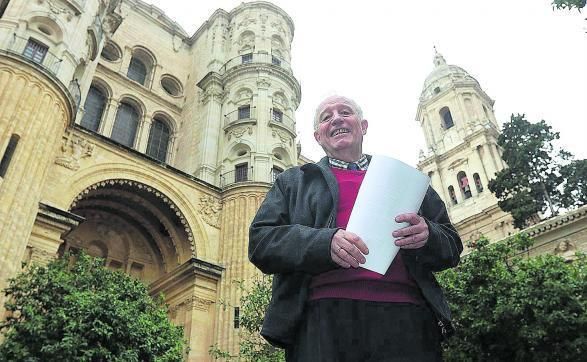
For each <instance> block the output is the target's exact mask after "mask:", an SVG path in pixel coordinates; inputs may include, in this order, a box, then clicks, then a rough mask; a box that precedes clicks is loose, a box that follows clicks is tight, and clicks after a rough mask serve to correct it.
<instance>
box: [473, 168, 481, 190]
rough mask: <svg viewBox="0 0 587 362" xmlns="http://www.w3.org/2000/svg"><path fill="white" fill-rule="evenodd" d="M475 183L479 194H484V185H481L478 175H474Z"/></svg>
mask: <svg viewBox="0 0 587 362" xmlns="http://www.w3.org/2000/svg"><path fill="white" fill-rule="evenodd" d="M473 181H475V188H477V193H481V192H483V185H482V184H481V178H480V177H479V174H478V173H474V174H473Z"/></svg>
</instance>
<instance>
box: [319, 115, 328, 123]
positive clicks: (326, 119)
mask: <svg viewBox="0 0 587 362" xmlns="http://www.w3.org/2000/svg"><path fill="white" fill-rule="evenodd" d="M329 119H330V116H324V117H322V119H321V120H320V122H326V121H328V120H329Z"/></svg>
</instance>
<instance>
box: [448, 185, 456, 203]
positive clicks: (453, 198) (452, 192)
mask: <svg viewBox="0 0 587 362" xmlns="http://www.w3.org/2000/svg"><path fill="white" fill-rule="evenodd" d="M448 195H449V197H450V201H451V202H452V204H453V205H456V204H458V202H457V195H456V194H455V188H454V187H452V186H449V187H448Z"/></svg>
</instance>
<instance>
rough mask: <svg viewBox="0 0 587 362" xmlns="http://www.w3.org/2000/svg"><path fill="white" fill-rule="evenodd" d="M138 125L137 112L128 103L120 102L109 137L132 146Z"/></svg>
mask: <svg viewBox="0 0 587 362" xmlns="http://www.w3.org/2000/svg"><path fill="white" fill-rule="evenodd" d="M138 125H139V113H138V112H137V110H136V109H135V108H134V107H133V106H131V105H130V104H128V103H120V106H119V107H118V112H116V120H115V121H114V127H113V128H112V136H111V138H112V139H113V140H114V141H116V142H119V143H121V144H123V145H125V146H127V147H132V146H133V144H134V142H135V137H136V134H137V127H138Z"/></svg>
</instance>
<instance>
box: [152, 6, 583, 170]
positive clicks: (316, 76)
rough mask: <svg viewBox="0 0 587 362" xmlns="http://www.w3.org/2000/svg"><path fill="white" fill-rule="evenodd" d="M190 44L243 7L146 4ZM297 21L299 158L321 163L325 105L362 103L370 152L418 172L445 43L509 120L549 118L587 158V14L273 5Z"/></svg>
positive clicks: (540, 9) (449, 56)
mask: <svg viewBox="0 0 587 362" xmlns="http://www.w3.org/2000/svg"><path fill="white" fill-rule="evenodd" d="M147 2H148V3H152V4H154V5H156V6H157V7H159V8H160V9H162V10H163V11H165V13H166V14H167V15H168V16H169V17H171V18H172V19H173V20H175V21H176V22H178V23H179V24H180V25H181V26H182V27H183V28H184V29H185V31H186V32H187V33H188V34H190V35H191V34H193V33H194V31H195V30H196V29H197V28H198V27H200V25H202V23H203V22H204V21H206V20H207V19H208V18H209V17H210V15H212V13H213V12H214V11H215V10H216V9H218V8H222V9H225V10H227V11H230V10H232V9H233V8H235V7H236V6H238V5H239V4H240V3H241V1H237V0H197V1H193V2H192V1H189V2H188V1H185V0H147ZM272 2H273V3H274V4H276V5H278V6H279V7H281V8H282V9H283V10H285V11H286V12H287V13H288V14H289V15H290V16H291V18H292V19H293V21H294V24H295V34H294V39H293V43H292V68H293V70H294V75H295V76H296V78H297V79H298V80H299V81H300V83H301V85H302V101H301V104H300V107H299V108H298V110H297V112H296V119H297V129H298V133H299V139H300V141H301V143H302V153H303V154H304V155H306V156H308V157H310V158H312V159H314V160H317V159H319V158H320V157H321V156H322V155H323V152H322V150H321V149H320V147H319V146H317V145H316V144H315V141H314V138H313V135H312V134H313V129H312V117H313V113H314V110H315V108H316V106H317V104H318V103H319V102H320V100H321V99H322V98H324V97H325V96H328V95H331V94H334V93H337V94H342V95H346V96H349V97H351V98H354V99H355V100H356V101H357V102H358V103H359V104H360V105H361V107H362V108H363V111H364V116H365V118H366V119H367V120H368V121H369V130H368V132H367V138H366V141H365V142H366V143H365V147H364V150H363V151H365V152H368V153H372V154H384V155H389V156H393V157H396V158H399V159H401V160H403V161H405V162H408V163H410V164H412V165H415V164H416V163H417V161H418V152H419V150H420V149H425V148H426V146H425V142H424V136H423V133H422V131H421V129H420V126H419V124H418V123H417V122H416V121H415V116H416V108H417V106H418V98H419V96H420V92H421V90H422V84H423V82H424V79H425V78H426V76H427V75H428V74H429V73H430V72H431V71H432V69H433V64H432V59H433V57H434V49H433V46H434V45H436V47H437V49H438V50H439V52H440V53H441V54H443V55H444V57H445V59H446V61H447V63H448V64H454V65H458V66H461V67H462V68H464V69H465V70H466V71H468V72H469V73H470V74H471V75H472V76H473V77H475V78H476V79H477V80H478V81H479V83H480V84H481V87H482V88H483V89H484V90H485V92H486V93H487V94H488V95H489V96H490V97H491V98H492V99H493V100H495V105H494V110H495V113H496V116H497V118H498V120H499V122H500V123H504V122H505V121H508V120H509V118H510V115H511V114H512V113H525V114H526V115H527V119H529V120H530V121H539V120H541V119H544V120H546V121H547V122H548V123H549V124H550V125H552V126H553V127H554V129H555V130H556V131H559V132H560V134H561V144H562V146H563V147H565V148H566V149H567V150H569V151H570V152H572V153H574V154H575V155H576V156H577V158H587V34H586V33H585V32H586V31H587V21H585V20H584V19H585V17H586V16H587V15H586V13H585V12H583V13H582V14H580V13H578V12H577V11H576V10H574V11H572V12H569V11H553V10H552V7H551V6H550V3H551V1H550V0H515V1H512V0H493V1H487V0H420V1H397V0H396V1H383V0H381V1H379V0H361V1H357V0H353V1H346V0H332V1H331V0H319V1H318V0H314V1H299V0H275V1H272Z"/></svg>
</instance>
